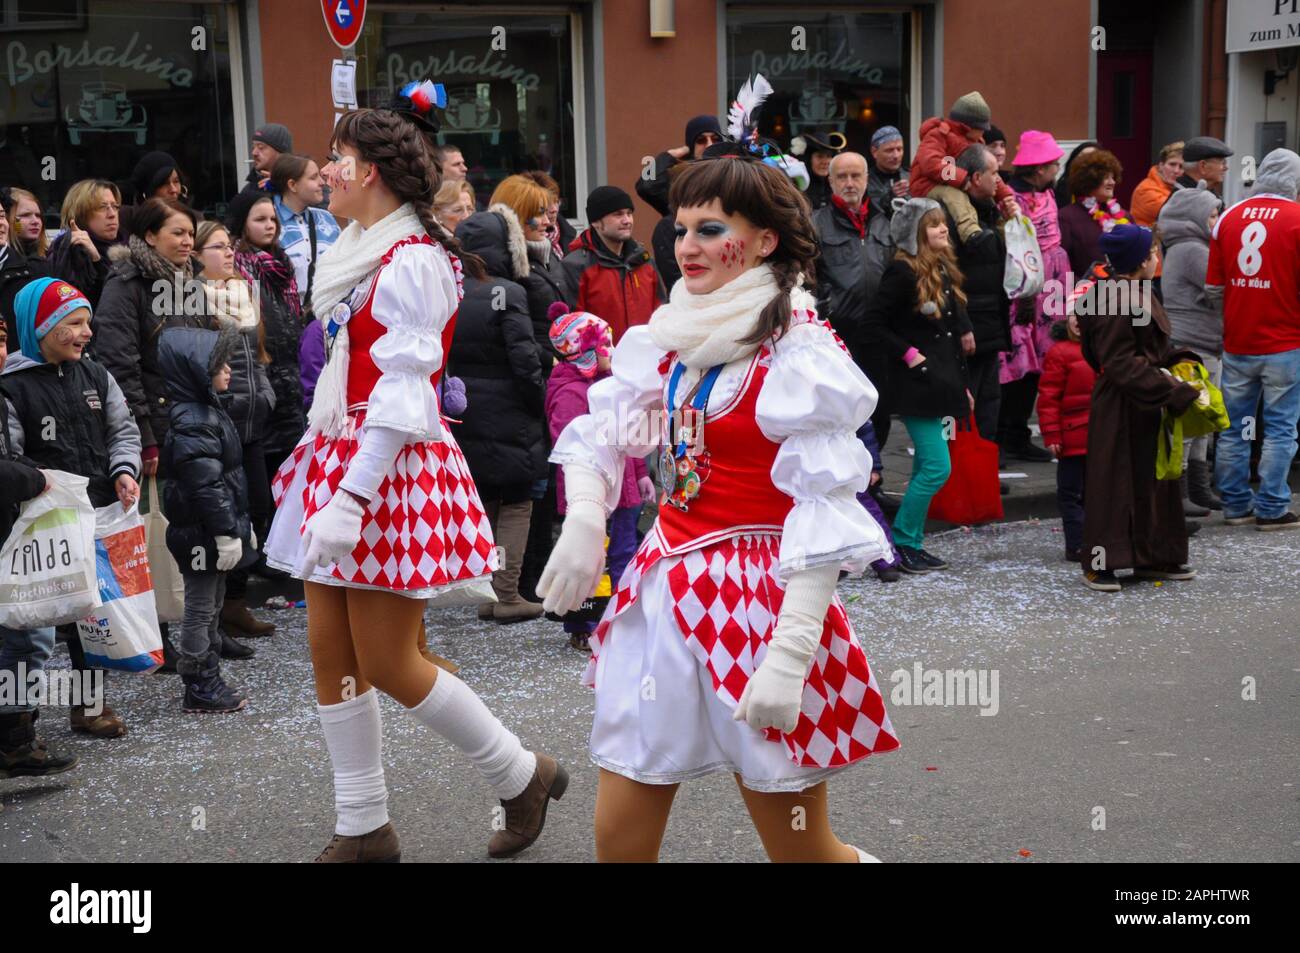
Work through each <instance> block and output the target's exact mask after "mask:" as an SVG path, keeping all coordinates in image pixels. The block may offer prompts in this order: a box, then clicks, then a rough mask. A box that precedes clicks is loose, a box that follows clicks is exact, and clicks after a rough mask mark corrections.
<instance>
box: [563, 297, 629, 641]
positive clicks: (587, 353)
mask: <svg viewBox="0 0 1300 953" xmlns="http://www.w3.org/2000/svg"><path fill="white" fill-rule="evenodd" d="M547 316H548V317H549V318H551V331H550V337H551V345H552V347H554V348H555V350H556V352H557V353H558V354H559V355H560V356H561V357H562V358H563V360H562V361H561V362H560V363H559V364H557V365H556V366H555V368H554V370H552V371H551V377H550V380H549V381H548V382H547V385H546V421H547V425H548V426H549V427H550V431H551V440H552V441H554V440H555V438H556V437H558V436H559V435H560V431H562V430H563V429H564V428H565V427H566V426H568V423H569V421H570V420H573V419H574V418H575V417H581V416H582V415H583V414H585V413H587V412H588V410H587V391H589V390H590V389H591V385H592V384H594V383H596V382H597V381H598V380H600V379H602V378H605V377H608V376H609V373H610V354H611V352H612V351H613V348H614V340H613V334H612V333H611V331H610V327H609V324H608V323H607V322H606V321H604V320H603V319H602V318H599V317H597V316H596V315H594V314H591V313H590V312H588V311H568V310H567V308H566V306H565V305H564V303H563V302H558V301H557V302H556V303H555V304H553V305H551V310H550V311H549V312H548V314H547ZM654 496H655V491H654V483H653V482H652V481H651V479H650V476H649V474H648V471H647V469H646V463H645V461H644V460H641V459H637V458H635V457H634V458H632V459H631V461H630V465H629V466H628V467H626V468H625V469H624V471H623V492H622V495H621V496H620V497H619V501H618V507H617V508H616V509H615V510H614V512H613V513H611V514H610V517H609V523H608V525H607V527H606V532H607V534H608V540H609V542H608V550H607V552H606V567H607V569H608V575H609V579H610V581H611V583H615V584H616V583H617V582H618V579H619V577H620V576H622V575H623V570H624V568H626V566H627V564H628V562H629V561H630V560H631V558H632V556H633V554H634V553H635V552H636V547H637V543H638V542H639V539H638V533H637V520H638V518H639V517H640V515H641V506H642V504H644V503H650V502H652V501H653V500H654ZM555 505H556V510H557V511H558V512H559V513H560V514H561V515H563V514H564V513H565V511H566V504H565V497H564V471H563V470H562V469H560V470H557V471H556V487H555ZM602 589H603V586H602ZM601 591H602V590H601V589H598V590H597V594H598V595H599V594H600V593H601ZM608 594H609V593H608V590H604V595H606V596H608ZM601 601H603V600H601ZM595 608H599V607H598V606H596V607H593V609H595ZM571 615H572V616H575V617H576V616H579V615H582V616H587V615H590V616H591V618H590V620H589V621H587V620H586V619H585V618H584V619H582V620H579V619H577V618H571V619H570V618H566V619H565V621H564V631H565V632H567V633H568V634H569V644H570V645H571V646H573V647H574V648H575V649H579V650H581V651H587V652H589V651H591V650H590V649H589V648H588V647H587V636H588V635H589V634H590V633H591V631H592V630H593V629H594V628H595V627H596V621H597V620H598V618H599V615H600V613H599V612H598V611H593V612H590V613H585V612H582V611H581V610H579V611H578V612H574V613H571Z"/></svg>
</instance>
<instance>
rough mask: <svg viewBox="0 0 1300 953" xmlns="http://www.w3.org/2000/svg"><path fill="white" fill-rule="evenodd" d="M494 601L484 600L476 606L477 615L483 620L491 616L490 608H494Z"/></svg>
mask: <svg viewBox="0 0 1300 953" xmlns="http://www.w3.org/2000/svg"><path fill="white" fill-rule="evenodd" d="M496 605H497V604H496V603H495V602H485V603H483V604H482V605H481V606H479V607H478V617H479V618H480V619H482V620H483V621H484V622H486V621H487V620H489V619H491V618H492V610H493V609H495V608H496Z"/></svg>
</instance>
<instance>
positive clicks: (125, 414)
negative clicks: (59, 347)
mask: <svg viewBox="0 0 1300 953" xmlns="http://www.w3.org/2000/svg"><path fill="white" fill-rule="evenodd" d="M0 392H3V394H4V399H5V403H6V404H7V405H8V407H7V411H8V412H7V418H8V436H9V446H10V447H11V448H12V450H13V452H15V453H20V454H22V455H23V456H24V457H26V458H27V459H29V460H31V461H32V462H33V463H34V464H35V465H36V466H39V467H42V468H44V469H46V470H64V471H66V472H68V473H75V474H77V475H78V476H84V477H86V478H87V479H88V480H90V485H89V487H87V495H88V496H89V497H90V502H91V505H93V506H107V505H108V504H110V503H112V502H114V501H115V500H116V499H117V490H116V488H115V487H114V483H115V482H116V481H117V478H118V476H120V475H121V474H123V473H126V474H128V475H129V476H130V477H131V478H132V479H138V478H139V475H140V431H139V429H138V428H137V427H136V425H135V419H134V418H133V417H132V416H131V411H130V409H129V408H128V407H127V404H126V398H125V397H123V396H122V390H121V388H119V387H118V386H117V381H115V380H113V378H112V375H110V374H109V373H108V371H107V370H105V369H104V366H103V365H102V364H98V363H96V362H95V361H93V360H91V359H90V358H88V357H83V358H82V359H81V360H79V361H64V362H63V363H62V364H37V363H36V362H35V361H33V360H31V359H30V358H28V357H27V356H26V355H24V354H21V353H20V354H15V355H13V356H12V357H11V358H10V359H9V362H8V363H7V364H6V365H5V371H4V375H3V376H0Z"/></svg>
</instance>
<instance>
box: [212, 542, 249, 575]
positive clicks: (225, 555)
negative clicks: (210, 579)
mask: <svg viewBox="0 0 1300 953" xmlns="http://www.w3.org/2000/svg"><path fill="white" fill-rule="evenodd" d="M216 540H217V572H230V570H232V569H234V568H235V567H236V566H237V565H239V557H240V556H242V555H244V543H243V541H242V540H240V539H239V537H237V536H218V537H216Z"/></svg>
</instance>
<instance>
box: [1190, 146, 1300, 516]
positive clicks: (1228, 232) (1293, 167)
mask: <svg viewBox="0 0 1300 953" xmlns="http://www.w3.org/2000/svg"><path fill="white" fill-rule="evenodd" d="M1298 184H1300V155H1296V154H1295V153H1294V152H1292V151H1291V150H1290V149H1274V150H1273V151H1272V152H1270V153H1269V154H1268V155H1266V156H1265V157H1264V161H1263V162H1261V163H1260V165H1259V175H1258V176H1257V177H1256V179H1255V188H1254V189H1253V191H1252V193H1251V197H1250V198H1248V199H1245V200H1243V201H1241V202H1238V203H1237V204H1236V205H1234V206H1232V208H1230V209H1228V210H1227V211H1226V212H1224V213H1223V215H1221V216H1220V217H1219V221H1218V223H1217V224H1216V225H1215V227H1214V236H1213V239H1212V241H1211V242H1210V261H1209V266H1208V268H1207V270H1206V275H1205V290H1206V293H1207V295H1208V296H1209V298H1210V301H1211V303H1215V302H1217V301H1218V300H1219V299H1220V298H1221V299H1222V302H1223V399H1224V403H1225V405H1226V406H1227V410H1228V416H1229V417H1230V418H1231V421H1232V422H1231V424H1230V425H1229V427H1228V429H1227V430H1226V431H1225V432H1224V433H1223V434H1222V435H1221V436H1220V438H1219V443H1218V450H1217V453H1216V464H1215V477H1216V479H1217V481H1218V484H1219V490H1220V493H1221V495H1222V497H1223V517H1224V522H1225V523H1229V524H1232V525H1240V524H1245V523H1252V522H1253V523H1254V524H1255V528H1256V529H1262V530H1274V529H1292V528H1295V527H1300V517H1297V516H1296V514H1294V513H1292V512H1291V510H1290V507H1291V488H1290V486H1289V485H1288V483H1287V475H1288V473H1289V471H1290V468H1291V460H1292V458H1293V457H1294V456H1295V452H1296V446H1297V444H1296V421H1297V419H1298V418H1300V204H1297V203H1296V188H1297V185H1298ZM1261 394H1262V395H1263V398H1264V414H1263V420H1262V421H1259V422H1256V420H1255V413H1256V407H1257V406H1258V404H1259V399H1260V396H1261ZM1261 425H1262V432H1263V436H1264V447H1263V452H1262V453H1261V455H1260V460H1259V490H1258V492H1256V493H1253V494H1252V492H1251V489H1250V442H1251V440H1252V439H1254V435H1255V431H1256V429H1257V428H1258V427H1259V426H1261Z"/></svg>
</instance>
